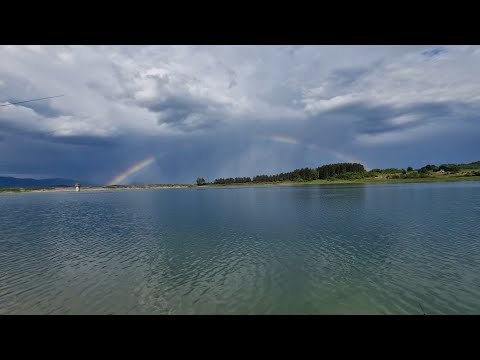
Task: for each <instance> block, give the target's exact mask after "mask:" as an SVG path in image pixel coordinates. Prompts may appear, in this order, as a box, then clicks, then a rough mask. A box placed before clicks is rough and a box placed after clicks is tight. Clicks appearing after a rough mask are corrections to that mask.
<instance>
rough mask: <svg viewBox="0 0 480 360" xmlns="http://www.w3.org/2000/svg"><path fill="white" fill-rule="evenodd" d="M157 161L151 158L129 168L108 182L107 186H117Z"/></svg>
mask: <svg viewBox="0 0 480 360" xmlns="http://www.w3.org/2000/svg"><path fill="white" fill-rule="evenodd" d="M154 161H155V157H153V156H149V157H148V158H146V159H144V160H142V161H140V162H139V163H137V164H135V165H133V166H132V167H130V168H128V169H127V170H125V171H124V172H122V173H121V174H119V175H117V176H115V177H114V178H113V179H112V180H110V181H109V182H108V184H107V185H117V184H118V183H120V182H122V181H123V180H125V179H126V178H127V177H128V176H130V175H132V174H133V173H136V172H137V171H139V170H141V169H143V168H144V167H147V166H148V165H150V164H151V163H153V162H154Z"/></svg>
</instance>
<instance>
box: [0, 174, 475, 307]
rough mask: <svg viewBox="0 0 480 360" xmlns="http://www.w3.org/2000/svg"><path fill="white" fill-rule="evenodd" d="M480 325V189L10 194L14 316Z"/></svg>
mask: <svg viewBox="0 0 480 360" xmlns="http://www.w3.org/2000/svg"><path fill="white" fill-rule="evenodd" d="M423 313H426V314H427V315H430V314H480V182H456V183H423V184H422V183H420V184H366V185H328V186H265V187H261V186H257V187H253V186H252V187H224V188H191V189H160V190H121V191H120V190H119V191H97V192H94V191H92V192H88V191H81V192H79V193H75V192H72V193H24V194H0V314H423Z"/></svg>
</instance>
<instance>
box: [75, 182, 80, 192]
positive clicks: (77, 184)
mask: <svg viewBox="0 0 480 360" xmlns="http://www.w3.org/2000/svg"><path fill="white" fill-rule="evenodd" d="M80 186H81V185H80V184H79V183H76V184H75V191H76V192H79V191H80Z"/></svg>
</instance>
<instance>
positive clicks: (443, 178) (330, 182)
mask: <svg viewBox="0 0 480 360" xmlns="http://www.w3.org/2000/svg"><path fill="white" fill-rule="evenodd" d="M454 181H480V176H449V175H445V176H431V177H424V178H405V179H387V178H363V179H354V180H312V181H281V182H260V183H254V182H250V183H243V184H208V185H204V187H225V186H272V185H279V186H299V185H343V184H345V185H348V184H397V183H431V182H454Z"/></svg>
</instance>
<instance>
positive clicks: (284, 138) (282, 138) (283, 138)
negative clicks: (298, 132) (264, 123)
mask: <svg viewBox="0 0 480 360" xmlns="http://www.w3.org/2000/svg"><path fill="white" fill-rule="evenodd" d="M269 139H270V140H273V141H278V142H283V143H286V144H295V145H299V144H301V142H300V141H299V140H298V139H296V138H294V137H293V136H285V135H273V136H270V137H269Z"/></svg>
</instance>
